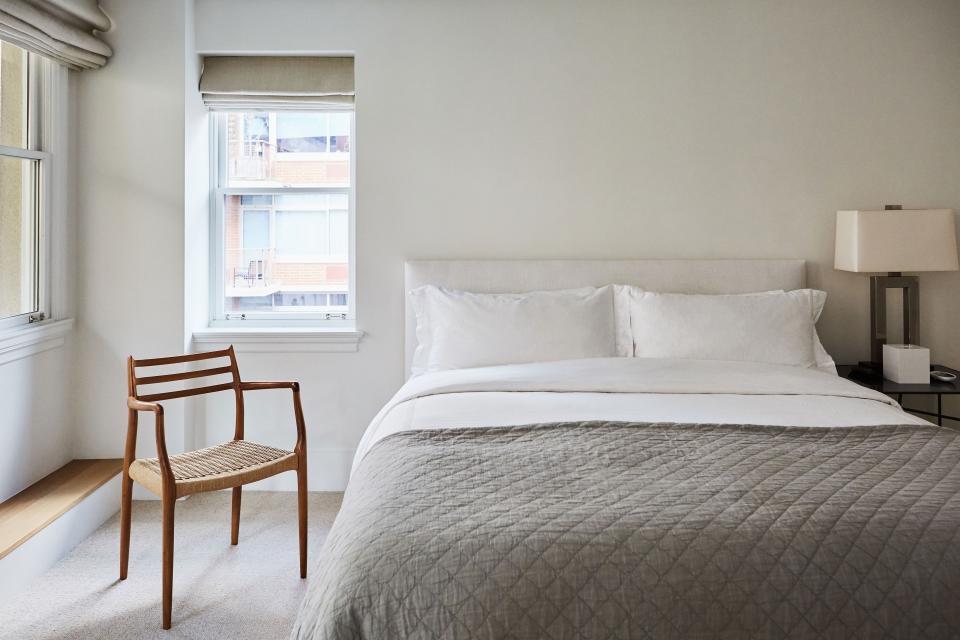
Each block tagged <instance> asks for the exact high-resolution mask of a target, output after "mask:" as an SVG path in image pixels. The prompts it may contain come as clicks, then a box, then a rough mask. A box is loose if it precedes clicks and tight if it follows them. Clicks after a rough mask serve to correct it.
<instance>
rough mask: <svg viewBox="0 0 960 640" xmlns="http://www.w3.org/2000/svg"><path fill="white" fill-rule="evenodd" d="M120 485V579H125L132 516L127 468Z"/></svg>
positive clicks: (130, 484) (131, 492) (128, 560)
mask: <svg viewBox="0 0 960 640" xmlns="http://www.w3.org/2000/svg"><path fill="white" fill-rule="evenodd" d="M121 482H122V484H121V485H120V493H121V495H120V579H121V580H126V579H127V565H128V564H129V563H130V518H131V516H132V514H131V513H130V512H131V509H132V506H133V505H132V500H133V480H131V479H130V475H129V473H127V469H126V468H124V470H123V479H122V480H121Z"/></svg>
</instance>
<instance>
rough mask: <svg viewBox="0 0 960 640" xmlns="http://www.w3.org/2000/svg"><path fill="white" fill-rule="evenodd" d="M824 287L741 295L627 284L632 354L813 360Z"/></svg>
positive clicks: (794, 361)
mask: <svg viewBox="0 0 960 640" xmlns="http://www.w3.org/2000/svg"><path fill="white" fill-rule="evenodd" d="M825 300H826V293H824V292H822V291H815V290H813V289H798V290H796V291H790V292H764V293H755V294H739V295H689V294H677V293H653V292H649V291H642V290H639V289H635V288H634V289H631V290H630V328H631V333H632V335H633V349H634V355H635V356H637V357H644V358H691V359H701V360H739V361H752V362H770V363H776V364H788V365H794V366H800V367H815V366H817V361H816V353H815V348H814V338H815V329H814V322H815V319H816V318H817V317H819V312H820V310H821V309H822V308H823V303H824V301H825Z"/></svg>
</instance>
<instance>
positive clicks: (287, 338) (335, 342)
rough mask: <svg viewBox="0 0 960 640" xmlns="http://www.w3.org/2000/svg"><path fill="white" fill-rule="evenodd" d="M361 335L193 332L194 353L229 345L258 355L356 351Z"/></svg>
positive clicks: (324, 331) (261, 329) (336, 332)
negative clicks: (258, 353)
mask: <svg viewBox="0 0 960 640" xmlns="http://www.w3.org/2000/svg"><path fill="white" fill-rule="evenodd" d="M361 338H363V331H360V330H358V329H348V328H343V327H337V328H332V327H331V328H310V329H293V328H266V327H254V328H249V329H247V328H236V329H235V328H209V329H201V330H200V331H194V332H193V344H194V346H195V348H196V349H197V350H198V351H210V350H212V349H214V348H216V347H224V346H227V345H231V344H232V345H233V346H234V348H235V349H236V350H237V351H249V352H260V353H302V352H323V351H326V352H337V353H348V352H354V351H358V350H359V349H360V339H361Z"/></svg>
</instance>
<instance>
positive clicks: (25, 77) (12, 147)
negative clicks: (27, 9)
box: [0, 42, 49, 329]
mask: <svg viewBox="0 0 960 640" xmlns="http://www.w3.org/2000/svg"><path fill="white" fill-rule="evenodd" d="M42 64H43V60H41V59H40V58H39V57H37V56H36V55H35V54H32V53H28V52H27V51H25V50H24V49H21V48H20V47H17V46H15V45H12V44H10V43H8V42H0V329H7V328H11V327H15V326H17V325H24V324H27V323H30V322H35V321H38V320H42V319H44V317H45V314H48V313H49V310H48V308H47V307H48V302H47V300H48V291H47V290H48V287H47V286H46V279H47V276H48V274H47V271H48V269H47V265H46V259H47V255H48V251H47V247H46V222H45V213H44V209H45V207H46V200H47V199H46V198H43V197H41V195H42V189H43V188H45V185H46V182H47V179H46V172H47V170H48V164H49V158H48V155H47V154H46V153H44V152H43V151H41V149H40V118H39V114H40V112H41V109H40V100H41V96H40V85H41V82H40V81H39V79H40V78H41V69H40V65H42Z"/></svg>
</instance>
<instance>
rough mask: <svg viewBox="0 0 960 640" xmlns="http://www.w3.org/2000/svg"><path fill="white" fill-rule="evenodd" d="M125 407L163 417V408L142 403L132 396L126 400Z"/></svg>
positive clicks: (150, 403)
mask: <svg viewBox="0 0 960 640" xmlns="http://www.w3.org/2000/svg"><path fill="white" fill-rule="evenodd" d="M127 407H128V408H130V409H133V410H134V411H150V412H152V413H156V414H158V415H163V407H162V406H160V405H159V404H157V403H156V402H144V401H143V400H137V399H136V398H134V397H133V396H130V397H128V398H127Z"/></svg>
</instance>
